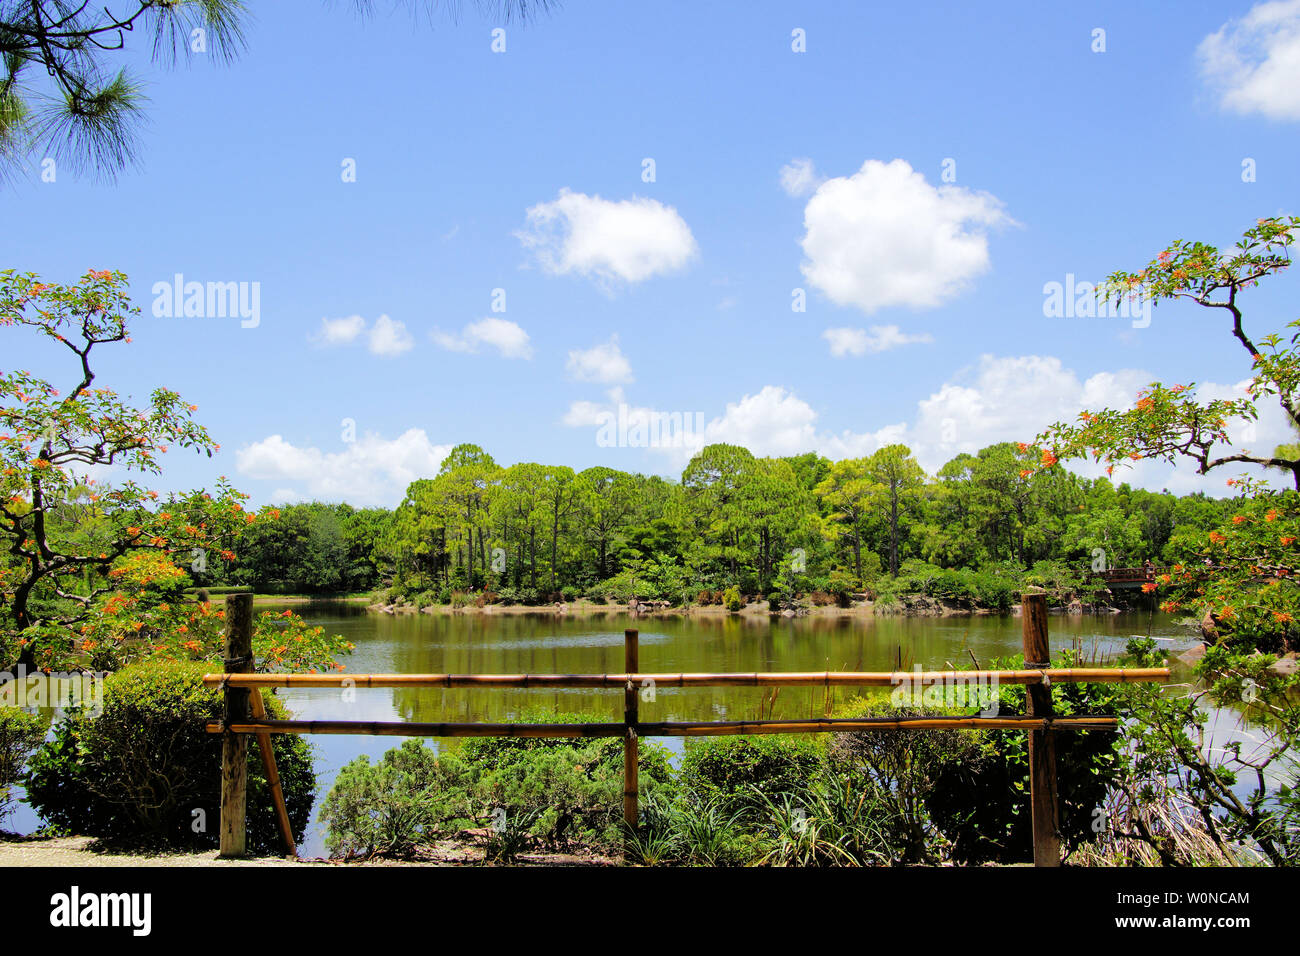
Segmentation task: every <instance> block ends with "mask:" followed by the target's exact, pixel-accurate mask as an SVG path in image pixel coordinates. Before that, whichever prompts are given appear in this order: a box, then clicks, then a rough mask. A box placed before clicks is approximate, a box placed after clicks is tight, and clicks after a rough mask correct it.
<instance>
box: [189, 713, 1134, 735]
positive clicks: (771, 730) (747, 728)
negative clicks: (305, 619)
mask: <svg viewBox="0 0 1300 956" xmlns="http://www.w3.org/2000/svg"><path fill="white" fill-rule="evenodd" d="M1117 723H1118V721H1117V720H1116V719H1115V718H1114V717H1057V718H1044V717H865V718H854V719H850V718H832V717H826V718H814V719H812V720H721V721H672V720H665V721H651V722H645V721H642V722H639V723H637V724H636V725H635V726H636V732H637V736H638V737H723V736H727V735H729V734H747V735H748V734H810V733H811V734H819V733H822V734H830V733H855V732H859V731H872V730H951V729H954V728H955V729H959V730H1045V729H1048V728H1055V729H1057V730H1114V729H1115V727H1116V725H1117ZM207 731H208V733H210V734H223V733H226V732H227V731H229V732H230V733H232V734H359V735H364V736H373V737H622V736H623V735H624V734H625V733H626V731H627V725H626V724H622V723H617V724H612V723H590V724H588V723H582V724H485V723H408V722H405V721H400V720H395V721H383V720H257V721H249V722H247V723H230V724H227V723H224V722H222V721H220V720H214V721H211V722H209V723H208V724H207Z"/></svg>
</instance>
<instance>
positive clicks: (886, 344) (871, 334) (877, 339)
mask: <svg viewBox="0 0 1300 956" xmlns="http://www.w3.org/2000/svg"><path fill="white" fill-rule="evenodd" d="M822 338H824V339H825V340H826V341H827V342H829V343H830V346H831V355H833V356H834V357H835V358H844V356H846V355H866V354H867V353H868V352H887V351H889V350H890V349H896V348H898V347H899V346H901V345H910V344H912V343H925V342H933V341H934V339H933V338H932V337H931V336H930V335H929V334H927V333H924V332H922V333H918V334H917V335H909V334H907V333H906V332H903V331H902V330H900V329H899V327H898V326H896V325H873V326H872V327H871V329H870V330H869V331H868V330H867V329H850V328H835V329H827V330H826V331H825V332H823V333H822Z"/></svg>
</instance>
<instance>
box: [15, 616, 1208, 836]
mask: <svg viewBox="0 0 1300 956" xmlns="http://www.w3.org/2000/svg"><path fill="white" fill-rule="evenodd" d="M262 609H263V606H262V605H259V606H258V610H262ZM266 609H274V610H280V608H279V607H272V606H267V608H266ZM293 610H294V611H295V612H297V613H299V614H301V615H302V616H303V617H304V618H306V620H307V621H308V622H309V623H311V624H313V625H315V624H319V625H322V626H324V627H325V628H326V629H327V630H329V631H330V632H332V633H340V634H343V635H344V636H346V637H347V638H348V639H349V640H351V641H353V642H355V644H356V645H357V648H356V651H355V652H354V653H353V654H352V656H351V657H350V658H348V659H347V660H346V663H347V670H348V672H349V673H354V674H365V673H483V674H491V673H537V674H545V673H569V674H581V673H611V672H614V673H616V672H620V671H622V670H623V630H624V628H628V627H635V628H637V629H638V630H639V631H640V635H641V636H640V645H641V669H642V670H643V671H645V672H673V671H755V670H768V671H810V670H890V669H892V668H894V667H895V666H896V664H897V663H898V662H899V660H900V659H901V661H902V665H903V667H904V668H906V669H911V668H912V667H913V666H920V667H922V668H923V669H938V668H946V667H948V666H949V665H956V666H958V667H963V666H966V665H969V664H970V663H971V655H972V654H973V655H974V657H975V658H976V659H977V660H978V661H979V662H980V664H981V665H982V666H987V664H988V662H989V660H990V659H991V658H995V657H1005V656H1009V655H1011V654H1016V653H1019V651H1020V650H1021V622H1020V619H1019V618H1015V617H952V618H894V617H880V618H858V617H853V618H826V617H806V618H798V619H785V618H776V619H768V618H766V617H764V618H760V619H758V620H754V619H751V618H743V617H740V616H717V617H712V616H710V617H665V618H657V617H648V618H647V617H642V618H635V619H634V618H630V617H628V616H626V615H624V614H610V615H607V616H600V617H560V616H555V615H550V614H536V615H533V614H530V615H504V614H502V615H480V614H465V615H441V614H439V615H429V614H403V615H387V614H374V613H370V612H367V611H365V610H364V609H363V608H361V607H359V606H357V605H349V604H340V603H318V604H307V605H294V606H293ZM1050 626H1051V645H1052V650H1053V653H1054V654H1055V652H1056V651H1057V650H1058V649H1060V648H1067V647H1070V646H1071V645H1072V644H1077V645H1078V646H1080V647H1082V649H1083V651H1084V653H1085V655H1086V656H1088V657H1090V658H1091V657H1092V656H1093V655H1094V654H1095V655H1097V656H1098V658H1104V657H1105V656H1107V655H1113V654H1115V653H1117V652H1119V651H1121V650H1122V649H1123V646H1124V643H1125V642H1126V641H1127V640H1128V638H1129V637H1130V636H1132V635H1137V634H1140V635H1147V634H1149V635H1150V636H1152V637H1157V638H1162V639H1164V640H1162V644H1163V646H1165V647H1167V648H1169V650H1170V652H1171V657H1172V655H1173V654H1176V653H1179V652H1181V651H1182V650H1184V649H1186V648H1189V647H1192V646H1194V645H1195V644H1196V643H1197V642H1198V640H1199V636H1198V635H1194V634H1193V632H1191V631H1189V630H1187V629H1186V628H1181V627H1178V626H1177V625H1176V624H1175V622H1174V619H1173V618H1171V617H1168V616H1166V615H1160V614H1156V615H1152V614H1150V613H1142V614H1122V615H1106V616H1101V617H1092V616H1083V617H1070V616H1066V615H1052V616H1051V619H1050ZM767 693H768V692H765V691H763V690H760V689H757V688H735V687H702V688H693V689H686V688H660V689H659V690H658V694H657V699H656V700H655V701H654V702H643V703H642V704H641V705H640V707H641V711H640V712H641V716H642V719H644V720H650V721H654V720H688V719H717V720H723V719H730V720H737V719H750V718H755V717H758V716H760V709H761V712H762V713H763V715H765V716H766V715H769V714H770V716H774V717H808V716H813V715H819V714H821V713H823V712H824V709H825V703H826V701H825V698H824V694H825V691H824V690H814V691H811V692H810V691H808V690H796V689H794V688H783V689H781V691H780V693H779V694H778V696H777V698H776V700H775V702H769V700H768V698H767ZM833 693H834V694H835V696H834V698H833V699H832V703H833V704H834V703H839V702H843V701H844V700H845V699H846V698H848V697H850V696H852V695H853V691H852V689H850V688H839V689H836V690H834V691H833ZM279 694H280V699H281V700H283V701H284V702H285V704H286V705H288V707H289V709H290V711H292V712H293V714H294V716H296V717H299V718H301V719H335V720H402V721H441V720H475V721H478V720H491V721H501V720H511V719H517V718H519V717H520V715H521V714H522V713H523V712H524V711H526V710H532V709H537V708H540V709H544V710H547V711H552V712H554V711H566V712H576V713H580V714H584V715H588V716H589V717H590V719H597V720H621V719H622V694H621V693H619V692H618V691H608V690H584V689H572V690H443V689H422V690H407V689H396V690H395V689H375V690H367V689H358V690H356V691H355V695H354V696H355V700H353V701H352V702H345V701H344V700H343V699H342V696H341V694H340V693H339V692H338V691H337V690H333V689H304V690H292V691H283V690H282V691H280V692H279ZM769 704H770V706H769ZM308 739H309V740H311V741H312V743H313V744H314V745H315V748H316V771H317V774H318V778H319V785H320V789H319V795H320V796H319V797H318V801H317V807H318V808H319V803H320V799H321V798H323V796H324V794H325V793H327V792H328V791H329V788H330V787H331V786H332V785H333V781H334V777H335V775H336V774H337V773H338V771H339V769H340V768H341V767H342V766H343V765H344V764H346V763H348V762H349V761H351V760H353V759H354V758H356V757H357V756H359V755H361V754H368V755H369V756H370V757H371V758H372V759H374V758H376V757H378V756H380V755H382V754H383V752H384V751H386V750H388V749H390V748H392V747H396V746H398V745H400V744H401V742H402V738H396V737H343V736H333V735H322V736H313V737H310V738H308ZM659 742H660V743H663V744H664V745H665V746H668V747H669V748H671V749H674V750H680V749H681V747H682V744H683V741H682V739H681V738H667V739H661V740H660V741H659ZM37 825H38V821H37V820H36V819H35V817H34V815H33V814H32V813H31V812H30V811H29V810H28V809H27V808H26V807H20V809H19V810H18V812H17V813H15V814H14V815H13V816H12V817H10V818H9V820H8V821H7V828H8V829H11V830H18V831H20V832H21V831H30V830H32V829H35V827H36V826H37ZM300 851H301V853H302V855H304V856H323V855H324V852H325V849H324V842H323V836H322V833H321V829H320V827H319V825H318V823H317V822H316V821H315V820H313V823H312V826H311V828H310V830H309V831H308V834H307V838H306V839H305V840H304V842H303V846H302V847H301V850H300Z"/></svg>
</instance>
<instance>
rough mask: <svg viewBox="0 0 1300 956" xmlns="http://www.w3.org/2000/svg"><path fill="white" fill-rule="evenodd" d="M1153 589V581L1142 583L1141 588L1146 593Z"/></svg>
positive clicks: (1154, 584)
mask: <svg viewBox="0 0 1300 956" xmlns="http://www.w3.org/2000/svg"><path fill="white" fill-rule="evenodd" d="M1155 589H1156V583H1155V582H1154V581H1148V582H1147V583H1146V584H1144V585H1142V590H1143V591H1145V592H1146V593H1147V594H1150V593H1151V592H1152V591H1154V590H1155Z"/></svg>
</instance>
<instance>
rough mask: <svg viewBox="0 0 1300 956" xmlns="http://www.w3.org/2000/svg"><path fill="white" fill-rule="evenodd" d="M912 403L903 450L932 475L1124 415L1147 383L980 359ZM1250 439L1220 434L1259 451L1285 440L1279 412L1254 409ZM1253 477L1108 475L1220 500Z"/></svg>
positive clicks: (1208, 387)
mask: <svg viewBox="0 0 1300 956" xmlns="http://www.w3.org/2000/svg"><path fill="white" fill-rule="evenodd" d="M956 378H957V379H958V380H959V381H950V382H947V383H945V384H944V385H943V386H941V387H940V388H939V390H938V391H936V392H934V393H932V394H931V395H930V396H929V397H928V398H925V399H922V400H921V401H920V402H918V403H917V415H916V420H915V422H914V424H913V425H912V426H911V427H910V428H909V429H908V432H907V435H906V438H905V439H904V440H905V441H906V443H907V444H908V445H909V446H911V448H912V450H913V452H915V453H916V456H917V460H918V461H920V462H921V464H922V466H923V467H925V468H926V469H927V470H928V471H931V472H933V471H934V470H936V469H937V468H939V467H941V466H942V465H943V464H944V463H945V462H947V461H949V460H951V459H952V458H954V457H955V456H957V455H958V454H961V453H962V452H969V453H974V452H977V451H978V450H979V449H981V448H984V447H986V446H988V445H991V444H994V443H996V442H1004V441H1032V440H1033V439H1034V438H1035V437H1036V436H1037V435H1038V434H1040V433H1041V432H1042V431H1044V430H1045V429H1046V428H1047V427H1048V426H1049V425H1051V424H1052V423H1054V422H1074V421H1075V420H1076V419H1077V417H1078V415H1079V413H1080V412H1081V411H1084V410H1093V411H1096V410H1098V409H1101V408H1117V409H1127V408H1131V407H1132V406H1133V404H1134V402H1135V401H1136V399H1137V393H1138V392H1139V391H1140V390H1141V389H1143V388H1145V387H1146V386H1147V385H1149V384H1150V383H1151V382H1152V381H1153V380H1154V379H1155V376H1154V375H1152V374H1150V373H1149V372H1146V371H1142V370H1138V369H1124V370H1120V371H1116V372H1098V373H1097V374H1095V375H1092V376H1089V377H1088V378H1086V379H1080V377H1079V376H1078V374H1077V373H1076V372H1074V371H1073V370H1072V369H1069V368H1067V367H1065V365H1064V364H1063V363H1062V362H1061V360H1060V359H1059V358H1056V357H1053V356H1039V355H1023V356H1008V357H995V356H992V355H982V356H980V359H979V362H978V363H977V365H976V366H975V368H974V369H972V370H970V371H969V372H967V373H964V374H961V375H959V376H956ZM1246 384H1247V383H1246V382H1238V383H1236V384H1235V385H1221V384H1217V383H1205V384H1202V385H1199V386H1198V388H1197V395H1198V396H1199V397H1200V398H1201V399H1202V400H1209V399H1213V398H1244V397H1245V386H1246ZM1260 412H1261V413H1260V417H1259V421H1258V422H1257V424H1256V427H1255V429H1254V432H1253V433H1252V432H1250V431H1249V430H1248V427H1247V426H1246V424H1245V423H1234V424H1232V425H1231V426H1230V427H1229V429H1228V434H1229V437H1230V438H1232V439H1233V442H1234V444H1235V446H1236V447H1237V448H1243V447H1244V448H1249V449H1250V450H1252V451H1257V452H1263V451H1266V450H1270V451H1271V450H1272V448H1273V447H1274V446H1275V445H1278V444H1281V443H1283V442H1286V441H1290V440H1291V439H1290V438H1289V437H1288V435H1289V431H1288V429H1287V426H1286V423H1285V421H1284V419H1283V416H1282V413H1281V411H1280V410H1279V409H1277V408H1276V406H1270V405H1268V404H1267V403H1261V405H1260ZM1067 467H1069V468H1070V470H1072V471H1076V472H1078V473H1079V474H1081V475H1084V476H1086V477H1090V478H1095V477H1099V476H1101V475H1103V474H1105V469H1104V467H1103V466H1100V465H1094V464H1092V463H1091V462H1087V461H1071V462H1069V463H1067ZM1243 471H1244V472H1250V473H1253V474H1256V475H1257V476H1261V475H1262V473H1261V470H1260V469H1258V468H1254V467H1242V468H1240V469H1237V468H1232V467H1229V468H1228V469H1227V470H1226V471H1224V470H1223V469H1219V470H1218V471H1215V472H1211V474H1210V475H1208V476H1198V475H1197V474H1196V473H1195V470H1194V467H1193V465H1192V463H1191V461H1190V460H1181V461H1180V462H1179V464H1178V465H1177V466H1172V465H1167V464H1164V463H1161V462H1157V461H1141V462H1136V463H1134V465H1133V467H1131V468H1129V467H1125V468H1116V469H1115V473H1114V476H1113V480H1114V481H1116V482H1121V481H1125V482H1128V483H1129V484H1132V485H1135V486H1140V487H1144V488H1150V489H1153V490H1159V489H1161V488H1168V489H1169V490H1170V491H1173V492H1176V493H1178V494H1185V493H1188V492H1192V491H1205V492H1206V493H1207V494H1214V495H1221V494H1223V493H1224V492H1225V491H1227V489H1226V487H1225V486H1224V480H1225V479H1227V478H1229V477H1233V476H1235V475H1236V474H1238V473H1240V472H1243Z"/></svg>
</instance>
